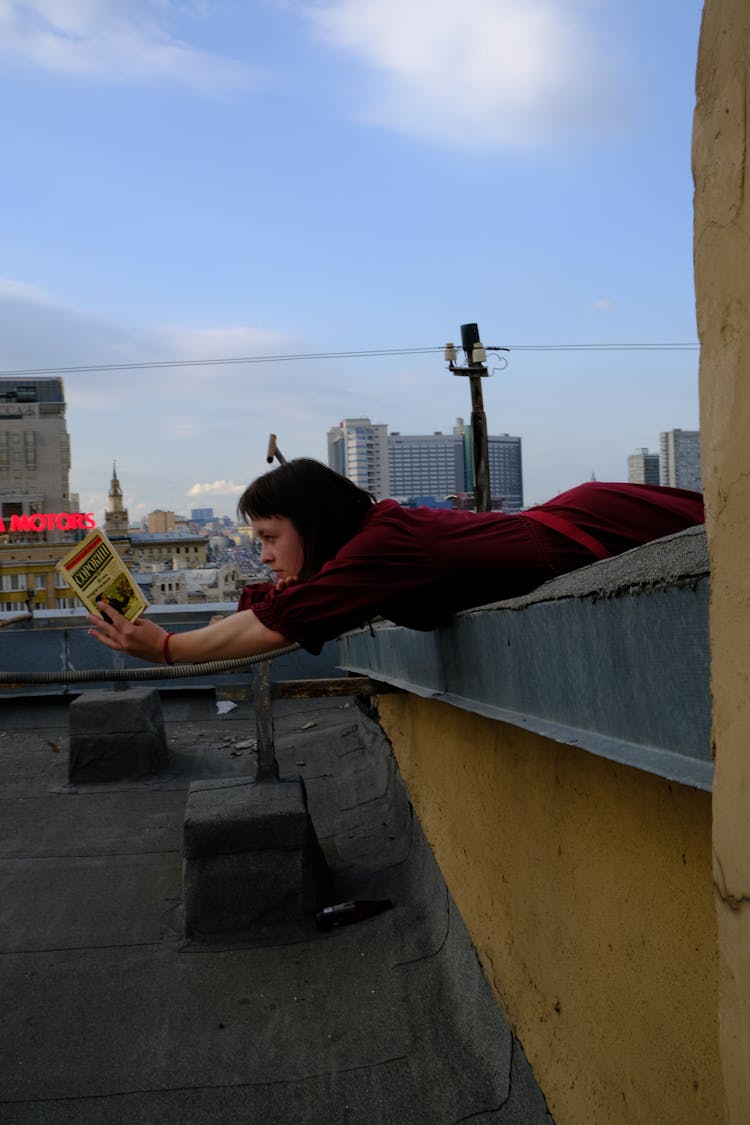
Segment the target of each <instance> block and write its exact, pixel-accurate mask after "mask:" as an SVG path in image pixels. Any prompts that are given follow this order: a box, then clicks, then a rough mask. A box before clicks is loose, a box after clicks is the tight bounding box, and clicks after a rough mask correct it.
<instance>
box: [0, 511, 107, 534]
mask: <svg viewBox="0 0 750 1125" xmlns="http://www.w3.org/2000/svg"><path fill="white" fill-rule="evenodd" d="M93 527H96V520H95V519H94V513H93V512H45V513H44V514H42V513H41V512H38V513H37V514H36V515H34V516H11V517H10V521H9V524H8V526H7V527H6V523H5V520H4V519H2V517H0V534H2V533H3V532H8V531H90V530H91V528H93Z"/></svg>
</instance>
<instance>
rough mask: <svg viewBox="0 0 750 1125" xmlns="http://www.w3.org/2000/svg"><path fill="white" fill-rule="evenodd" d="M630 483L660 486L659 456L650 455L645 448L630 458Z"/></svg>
mask: <svg viewBox="0 0 750 1125" xmlns="http://www.w3.org/2000/svg"><path fill="white" fill-rule="evenodd" d="M628 482H629V483H630V484H659V483H660V480H659V454H658V453H649V451H648V449H646V448H645V446H641V448H640V449H636V451H635V452H634V453H631V454H630V456H629V457H628Z"/></svg>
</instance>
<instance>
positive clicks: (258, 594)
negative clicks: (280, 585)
mask: <svg viewBox="0 0 750 1125" xmlns="http://www.w3.org/2000/svg"><path fill="white" fill-rule="evenodd" d="M273 588H274V586H273V582H251V583H250V585H249V586H243V587H242V591H241V593H240V600H239V601H238V602H237V611H238V612H239V611H240V610H241V609H252V608H253V606H255V605H257V604H258V602H262V601H264V600H265V599H266V598H267V597H268V596H269V594H271V593H272V592H273Z"/></svg>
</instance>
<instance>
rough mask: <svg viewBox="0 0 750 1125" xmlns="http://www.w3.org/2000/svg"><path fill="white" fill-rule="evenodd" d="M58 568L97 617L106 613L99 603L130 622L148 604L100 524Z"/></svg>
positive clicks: (60, 562) (59, 563)
mask: <svg viewBox="0 0 750 1125" xmlns="http://www.w3.org/2000/svg"><path fill="white" fill-rule="evenodd" d="M57 569H58V571H59V572H60V574H61V575H62V577H63V578H64V579H65V581H66V582H67V584H68V585H69V586H70V588H71V590H73V592H74V593H75V594H76V596H77V597H79V598H80V599H81V601H82V602H83V604H84V605H85V606H86V609H87V610H88V611H89V612H90V613H95V614H96V615H97V617H101V616H102V611H101V610H100V609H99V606H98V605H97V604H96V603H97V602H108V603H109V605H111V606H112V608H113V609H116V610H117V611H118V613H121V614H122V615H123V617H127V619H128V621H135V619H136V617H139V616H140V614H142V613H143V611H144V609H146V607H147V605H148V602H147V601H146V599H145V598H144V597H143V594H142V593H141V591H140V590H139V588H138V586H137V584H136V583H135V581H134V580H133V577H132V576H131V573H130V571H129V570H128V568H127V566H126V565H125V562H124V561H123V560H122V559H121V558H120V556H119V555H118V553H117V551H116V550H115V548H114V547H113V546H112V543H111V542H110V541H109V539H108V538H107V536H106V535H105V533H104V532H103V531H102V530H101V529H100V528H98V527H95V528H94V530H93V531H90V532H89V534H88V535H87V536H86V538H85V539H82V540H81V541H80V543H76V545H75V547H74V548H73V549H72V550H71V551H68V553H67V555H65V556H63V558H61V559H60V561H59V562H58V564H57Z"/></svg>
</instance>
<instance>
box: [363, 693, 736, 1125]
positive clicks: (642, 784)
mask: <svg viewBox="0 0 750 1125" xmlns="http://www.w3.org/2000/svg"><path fill="white" fill-rule="evenodd" d="M379 711H380V718H381V722H382V724H383V727H384V729H385V730H386V732H387V734H388V736H389V737H390V739H391V741H392V743H393V747H394V751H395V753H396V757H397V759H398V762H399V765H400V768H401V771H402V774H403V776H404V779H405V781H406V784H407V786H408V789H409V794H410V797H411V799H412V802H413V804H414V807H415V809H416V812H417V814H418V815H419V818H420V821H421V823H422V825H423V827H424V829H425V832H426V835H427V837H428V839H429V840H430V843H431V845H432V847H433V850H434V852H435V855H436V858H437V860H438V862H439V864H440V867H441V869H442V871H443V874H444V876H445V878H446V881H447V883H448V885H449V887H450V889H451V892H452V893H453V896H454V898H455V899H456V902H457V904H458V907H459V909H460V910H461V914H462V916H463V918H464V920H465V922H466V924H467V926H468V928H469V931H470V933H471V935H472V938H473V940H474V943H475V945H476V948H477V951H478V953H479V956H480V959H481V961H482V963H483V966H484V968H485V972H486V973H487V976H488V979H489V980H490V983H491V984H492V986H493V988H494V990H495V993H496V995H497V998H498V1001H499V1003H500V1004H501V1006H502V1008H503V1010H504V1011H505V1013H506V1014H507V1016H508V1018H509V1020H510V1022H511V1024H512V1026H513V1027H514V1029H515V1030H516V1032H517V1034H518V1037H519V1038H520V1040H521V1042H522V1043H523V1045H524V1048H525V1050H526V1053H527V1055H528V1057H529V1060H530V1062H531V1065H532V1067H533V1068H534V1071H535V1073H536V1076H537V1079H538V1080H539V1082H540V1085H541V1087H542V1089H543V1091H544V1093H545V1095H546V1097H547V1099H548V1103H549V1106H550V1110H551V1111H552V1113H553V1115H554V1117H555V1120H556V1121H557V1122H558V1125H589V1123H601V1125H617V1123H618V1122H630V1123H633V1122H638V1123H648V1125H652V1123H653V1125H655V1123H657V1122H658V1123H659V1125H668V1123H671V1122H674V1123H675V1125H677V1123H679V1125H711V1123H713V1122H719V1121H721V1120H723V1116H722V1109H721V1102H722V1098H721V1087H720V1064H719V1057H718V1029H717V994H718V983H717V966H716V931H715V915H714V908H713V895H712V887H711V824H710V818H711V809H710V805H711V802H710V796H709V795H708V794H707V793H702V792H699V791H697V790H691V789H687V788H683V787H681V786H677V785H673V784H670V783H668V782H666V781H664V780H662V779H660V778H655V777H652V776H650V775H648V774H646V773H642V772H641V771H638V770H634V769H630V768H628V767H626V766H619V765H616V764H614V763H611V762H607V761H605V760H603V759H599V758H596V757H595V756H593V755H591V754H587V753H585V752H583V751H580V750H575V749H573V748H571V747H566V746H562V745H560V744H557V743H554V742H551V741H549V740H547V739H544V738H542V737H539V736H537V735H534V734H531V733H529V732H527V731H523V730H520V729H518V728H515V727H512V726H508V725H506V724H503V723H498V722H494V721H491V720H489V719H484V718H481V717H479V716H476V715H473V714H470V713H467V712H464V711H460V710H458V709H456V708H453V707H450V706H448V705H447V704H441V703H437V702H434V701H430V700H425V699H421V698H419V697H416V696H409V695H391V696H383V697H381V698H380V700H379Z"/></svg>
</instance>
